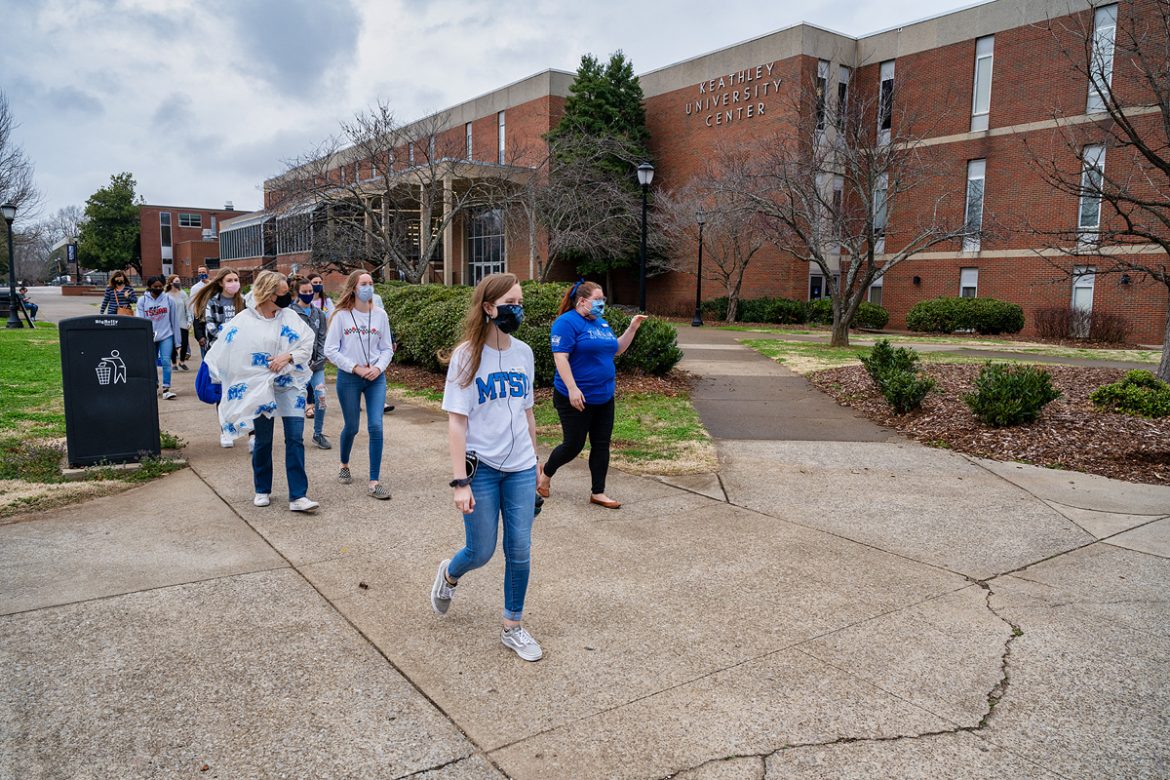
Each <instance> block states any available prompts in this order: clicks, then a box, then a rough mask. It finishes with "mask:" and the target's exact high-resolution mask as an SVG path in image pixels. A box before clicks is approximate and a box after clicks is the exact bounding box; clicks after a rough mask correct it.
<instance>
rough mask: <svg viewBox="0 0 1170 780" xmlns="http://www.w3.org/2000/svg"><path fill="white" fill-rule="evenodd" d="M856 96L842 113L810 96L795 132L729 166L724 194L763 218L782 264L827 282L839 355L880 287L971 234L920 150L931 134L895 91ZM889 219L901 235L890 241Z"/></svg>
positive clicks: (798, 111) (780, 133)
mask: <svg viewBox="0 0 1170 780" xmlns="http://www.w3.org/2000/svg"><path fill="white" fill-rule="evenodd" d="M853 92H854V93H855V94H851V95H849V97H848V100H847V102H846V104H845V105H836V103H835V101H834V100H833V99H832V98H830V96H828V95H823V96H822V97H821V100H822V101H823V102H818V101H817V99H816V93H815V91H814V90H813V89H809V90H803V91H802V93H801V96H800V97H798V98H797V99H796V101H795V102H796V105H795V111H794V116H795V117H797V118H796V120H795V122H794V123H793V125H792V126H791V127H784V128H781V129H779V130H777V132H776V133H775V134H774V135H773V136H772V137H770V138H767V139H765V141H763V142H762V143H760V144H759V145H758V146H757V147H756V148H755V149H753V150H752V151H751V153H750V154H744V155H739V156H734V157H729V158H727V160H726V161H725V170H724V171H722V172H721V173H720V179H721V181H722V182H723V183H722V184H721V185H720V186H719V188H718V189H719V191H720V192H721V193H722V194H723V195H724V196H725V197H727V198H729V199H732V200H734V199H739V200H740V201H741V202H742V203H743V204H744V205H750V206H751V207H753V208H754V209H755V210H756V211H757V212H758V214H759V216H760V218H761V219H762V220H763V224H764V227H765V229H766V231H767V235H768V239H769V241H770V243H772V244H773V245H774V246H775V247H776V248H777V249H779V250H780V252H781V253H782V254H783V255H785V256H787V257H789V258H791V259H792V260H793V262H796V263H799V264H800V265H802V266H806V267H807V266H808V264H809V263H812V264H813V265H815V266H816V267H817V268H818V269H819V270H820V272H821V273H822V274H823V275H824V278H825V280H826V288H827V290H828V294H829V297H830V300H831V302H832V308H833V324H832V336H831V340H830V343H831V344H832V345H833V346H845V345H848V343H849V325H850V323H851V322H852V321H853V317H854V315H855V314H856V313H857V309H858V307H859V306H860V305H861V302H862V301H863V300H864V299H865V296H866V293H867V291H868V290H869V287H870V285H871V284H873V282H874V281H875V280H877V279H880V278H881V277H882V276H883V275H884V274H886V273H887V272H888V271H889V270H890V269H891V268H893V267H895V266H896V265H898V264H900V263H902V262H905V261H906V260H908V259H910V258H911V257H913V256H915V255H916V254H918V253H920V252H923V251H926V250H928V249H930V248H931V247H934V246H937V245H938V244H943V243H947V242H952V241H956V240H958V239H960V238H961V237H962V236H963V235H964V228H963V225H962V217H961V214H960V213H959V212H960V211H961V206H960V207H958V208H956V207H954V206H952V205H951V203H950V202H951V201H952V200H953V201H955V202H957V203H961V199H960V197H959V196H958V194H957V193H954V192H951V191H950V190H951V189H952V188H951V187H948V186H947V185H946V184H945V181H944V180H943V179H942V173H941V171H940V166H938V165H937V164H936V162H935V159H934V154H933V153H932V148H931V147H928V146H925V145H923V144H922V143H921V139H923V138H925V137H927V135H928V132H926V130H927V128H925V127H924V126H923V125H922V123H921V122H920V121H919V119H918V117H917V116H912V115H911V114H910V113H909V112H908V111H906V110H905V109H904V108H896V107H895V106H896V104H897V101H896V99H895V95H896V94H897V93H898V89H897V86H895V87H894V89H893V90H892V91H887V92H882V91H878V92H875V93H873V94H868V95H867V94H864V93H862V94H856V93H857V90H854V91H853ZM830 117H831V119H830ZM879 126H880V129H879ZM891 214H896V215H897V222H896V226H897V228H898V229H897V231H896V233H890V234H889V235H888V236H887V224H888V222H889V217H890V215H891ZM949 223H950V224H949ZM887 239H889V240H888V241H887ZM887 244H889V245H887ZM838 276H839V278H840V280H839V282H831V281H830V280H834V279H835V278H837V277H838Z"/></svg>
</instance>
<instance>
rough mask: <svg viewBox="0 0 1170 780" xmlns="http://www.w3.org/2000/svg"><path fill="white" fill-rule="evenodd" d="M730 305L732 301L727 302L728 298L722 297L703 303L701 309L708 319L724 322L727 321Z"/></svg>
mask: <svg viewBox="0 0 1170 780" xmlns="http://www.w3.org/2000/svg"><path fill="white" fill-rule="evenodd" d="M729 305H730V301H728V300H727V296H726V295H722V296H720V297H718V298H711V299H709V300H706V301H703V304H702V305H701V306H700V307H699V309H700V310H701V311H702V312H703V316H704V317H706V318H709V319H715V320H720V321H724V320H726V319H727V307H728V306H729Z"/></svg>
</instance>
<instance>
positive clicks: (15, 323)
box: [0, 202, 24, 328]
mask: <svg viewBox="0 0 1170 780" xmlns="http://www.w3.org/2000/svg"><path fill="white" fill-rule="evenodd" d="M0 215H3V217H4V221H5V222H7V223H8V327H9V328H23V327H24V323H23V322H21V321H20V315H19V314H17V312H18V311H20V299H19V298H17V297H16V255H15V254H13V252H12V221H13V220H15V219H16V204H15V203H11V202H9V203H5V204H4V205H3V206H0Z"/></svg>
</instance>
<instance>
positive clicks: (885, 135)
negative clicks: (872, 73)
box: [878, 60, 894, 144]
mask: <svg viewBox="0 0 1170 780" xmlns="http://www.w3.org/2000/svg"><path fill="white" fill-rule="evenodd" d="M893 124H894V61H893V60H886V61H885V62H883V63H882V64H881V89H880V91H879V92H878V142H879V143H883V144H887V143H889V142H890V128H891V127H893Z"/></svg>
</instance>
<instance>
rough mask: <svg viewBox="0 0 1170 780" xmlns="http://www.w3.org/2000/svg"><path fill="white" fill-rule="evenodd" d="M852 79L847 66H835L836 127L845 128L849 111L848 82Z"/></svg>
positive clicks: (850, 70) (851, 72)
mask: <svg viewBox="0 0 1170 780" xmlns="http://www.w3.org/2000/svg"><path fill="white" fill-rule="evenodd" d="M852 79H853V69H852V68H850V67H849V66H848V65H839V66H837V127H838V128H843V127H844V126H845V117H846V114H847V113H848V111H849V82H850V81H851V80H852Z"/></svg>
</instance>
